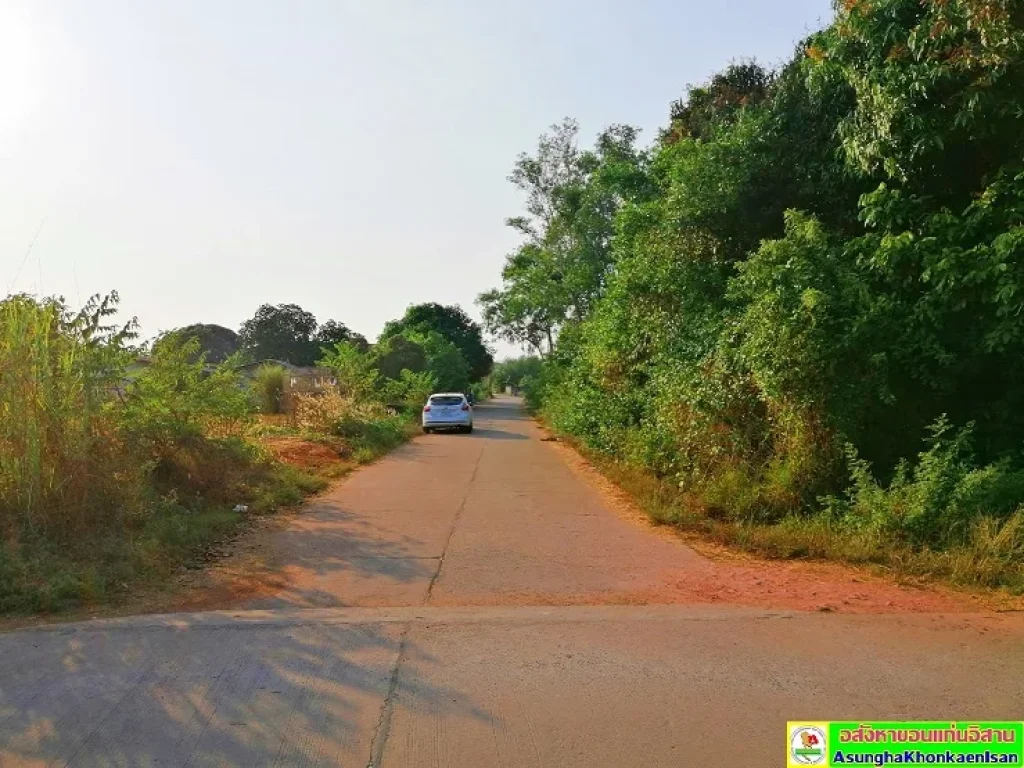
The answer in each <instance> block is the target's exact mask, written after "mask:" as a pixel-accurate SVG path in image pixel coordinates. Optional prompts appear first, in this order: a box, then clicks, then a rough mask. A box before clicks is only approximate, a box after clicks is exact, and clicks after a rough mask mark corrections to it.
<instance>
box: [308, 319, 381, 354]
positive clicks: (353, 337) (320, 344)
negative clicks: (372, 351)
mask: <svg viewBox="0 0 1024 768" xmlns="http://www.w3.org/2000/svg"><path fill="white" fill-rule="evenodd" d="M313 344H314V345H315V346H316V347H317V348H319V349H321V350H323V349H330V348H332V347H334V346H337V345H338V344H351V345H352V346H353V347H355V348H356V349H357V350H358V351H360V352H366V351H367V350H368V349H369V348H370V345H369V343H368V342H367V341H366V337H365V336H363V335H362V334H360V333H356V332H355V331H352V330H350V329H349V328H348V326H346V325H345V324H344V323H339V322H338V321H337V320H328V321H327V322H326V323H323V324H322V325H321V326H320V327H319V328H317V329H316V334H315V335H314V337H313Z"/></svg>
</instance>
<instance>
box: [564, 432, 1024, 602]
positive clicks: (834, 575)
mask: <svg viewBox="0 0 1024 768" xmlns="http://www.w3.org/2000/svg"><path fill="white" fill-rule="evenodd" d="M549 447H550V449H551V450H552V451H555V452H556V453H557V454H558V455H559V456H560V457H561V458H562V460H563V461H565V463H566V464H567V465H568V466H569V467H570V468H571V469H572V470H573V471H574V472H576V473H577V474H579V475H581V476H582V477H583V479H584V480H585V482H586V483H588V484H589V485H591V486H592V487H594V488H595V489H597V490H598V491H599V492H600V493H601V495H602V497H603V498H604V501H605V502H606V504H607V505H608V507H609V508H610V509H612V510H614V511H615V513H616V514H617V515H619V516H620V517H622V518H624V519H626V520H629V521H630V522H632V523H634V524H636V525H639V526H643V527H644V528H647V529H648V530H650V531H651V532H652V533H654V534H656V535H658V536H662V537H667V538H670V539H674V540H676V541H679V540H682V541H684V542H685V543H686V544H687V545H688V546H689V547H691V548H692V549H694V550H695V551H697V552H698V553H699V554H700V555H702V557H703V562H702V563H701V564H699V565H697V566H696V567H690V568H687V569H686V570H685V571H682V572H677V573H665V574H663V578H662V580H661V581H662V586H659V587H657V588H645V589H641V590H637V591H626V592H622V593H617V594H615V595H607V596H603V597H602V596H597V595H596V596H593V597H595V598H599V599H597V600H596V602H624V603H630V604H638V603H639V604H647V603H680V602H685V603H721V604H735V605H747V606H756V607H766V608H786V609H795V610H817V611H822V612H839V613H901V612H925V613H943V612H957V613H960V612H974V611H983V610H997V611H1015V610H1021V609H1024V599H1022V598H1017V597H1012V596H1010V595H1007V594H1005V593H999V592H965V591H958V590H954V589H951V588H948V587H943V586H938V585H934V584H928V583H924V582H920V583H915V582H910V581H906V580H904V581H897V580H896V579H894V578H892V577H888V576H886V575H884V574H878V573H876V572H873V570H871V569H868V568H860V567H854V566H849V565H844V564H839V563H827V562H807V561H780V560H767V559H764V558H761V557H758V556H756V555H753V554H750V553H747V552H741V551H737V550H734V549H730V548H728V547H725V546H723V545H720V544H717V543H714V542H710V541H707V540H706V539H703V538H701V537H700V535H699V534H694V533H687V532H684V531H680V530H678V529H676V528H673V527H672V526H667V525H664V526H659V525H655V524H654V523H652V522H651V521H650V519H649V518H648V516H647V515H646V514H645V513H644V511H643V510H642V509H640V508H639V507H638V506H637V504H636V503H635V502H634V501H633V500H632V498H631V497H630V496H629V495H628V494H627V493H626V492H625V491H624V490H622V489H621V488H619V487H618V486H617V485H615V484H614V483H613V482H612V481H611V480H609V479H608V478H607V477H605V476H604V475H603V474H602V473H601V472H600V470H598V469H597V468H596V467H594V466H593V465H592V464H591V463H590V462H589V461H587V460H586V458H585V457H583V456H582V455H580V454H579V453H578V452H577V451H576V450H575V449H574V448H572V447H571V446H569V445H567V444H566V443H565V442H564V441H558V442H550V443H549ZM584 602H593V600H584Z"/></svg>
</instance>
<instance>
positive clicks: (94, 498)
mask: <svg viewBox="0 0 1024 768" xmlns="http://www.w3.org/2000/svg"><path fill="white" fill-rule="evenodd" d="M116 305H117V296H116V294H112V295H111V296H108V297H106V298H102V299H101V298H99V297H93V298H92V299H90V300H89V301H88V303H87V304H86V305H85V306H84V307H83V308H82V309H81V310H80V311H78V312H72V311H71V310H70V309H69V308H68V307H67V306H66V305H65V304H64V303H63V302H62V301H60V300H57V299H46V300H41V301H37V300H36V299H33V298H31V297H29V296H24V295H18V296H11V297H9V298H7V299H5V300H4V301H2V302H0V417H2V418H0V535H3V536H7V537H17V536H18V535H22V534H27V533H32V532H37V531H48V532H53V534H54V535H64V534H67V535H71V534H73V533H75V532H79V531H82V530H84V529H86V528H87V527H88V526H89V525H90V524H91V523H90V521H91V520H92V519H93V516H96V515H100V516H104V517H107V518H109V517H110V516H114V517H115V518H116V516H117V515H118V514H119V512H121V511H122V509H123V507H124V506H125V505H126V504H128V503H130V501H129V499H130V496H131V494H132V492H133V490H134V489H133V488H132V487H131V486H133V485H134V484H135V483H137V482H138V480H139V478H138V476H137V475H136V474H134V473H129V474H124V475H122V476H121V477H120V480H121V482H122V483H123V484H124V486H125V489H124V493H126V494H127V495H128V497H129V499H123V498H122V488H121V487H119V486H120V483H118V482H117V481H116V480H115V475H116V473H117V472H119V471H120V470H121V469H122V465H121V464H120V463H119V461H118V456H117V453H118V450H119V447H120V446H117V445H116V442H115V441H116V440H117V437H116V435H115V434H114V424H113V420H112V417H111V396H112V394H113V393H114V392H115V391H117V389H118V388H119V387H120V386H122V385H123V377H124V370H125V366H126V365H127V363H128V361H129V359H130V350H129V347H128V343H129V342H130V340H131V339H132V337H133V333H134V324H133V323H129V324H127V325H125V326H120V327H119V326H115V325H112V324H111V323H112V318H113V315H114V313H115V312H116Z"/></svg>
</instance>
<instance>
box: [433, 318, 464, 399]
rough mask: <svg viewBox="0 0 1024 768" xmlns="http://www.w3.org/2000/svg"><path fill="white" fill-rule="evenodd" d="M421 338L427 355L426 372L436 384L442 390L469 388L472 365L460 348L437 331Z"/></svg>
mask: <svg viewBox="0 0 1024 768" xmlns="http://www.w3.org/2000/svg"><path fill="white" fill-rule="evenodd" d="M420 338H421V339H422V344H423V351H424V352H425V353H426V355H427V370H426V373H429V374H430V376H431V377H432V378H433V380H434V386H435V387H437V389H438V390H439V391H442V392H465V391H466V390H468V389H469V380H470V375H471V372H470V367H469V363H468V362H467V361H466V358H465V357H463V356H462V353H461V352H460V351H459V348H458V347H457V346H455V344H453V343H452V342H451V341H449V340H448V339H447V337H445V336H442V335H441V334H440V333H438V332H437V331H431V332H430V333H429V334H427V335H426V336H424V337H420Z"/></svg>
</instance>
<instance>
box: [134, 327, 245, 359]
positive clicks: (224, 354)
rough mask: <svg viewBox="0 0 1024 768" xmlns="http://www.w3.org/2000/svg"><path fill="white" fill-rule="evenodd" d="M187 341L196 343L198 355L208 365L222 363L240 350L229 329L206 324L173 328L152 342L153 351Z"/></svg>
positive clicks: (236, 338) (238, 342) (234, 336)
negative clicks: (201, 356)
mask: <svg viewBox="0 0 1024 768" xmlns="http://www.w3.org/2000/svg"><path fill="white" fill-rule="evenodd" d="M189 339H195V340H196V341H197V343H198V354H201V355H203V356H204V359H205V360H206V362H208V363H213V364H217V363H223V362H224V361H225V360H227V359H228V358H229V357H231V356H232V355H234V354H236V353H237V352H238V351H239V350H240V349H241V341H240V340H239V338H238V334H237V333H235V332H234V331H232V330H231V329H230V328H225V327H223V326H221V325H213V324H208V323H195V324H193V325H186V326H184V327H183V328H175V329H174V330H172V331H167V332H166V333H163V334H161V335H160V336H159V337H158V338H157V339H156V340H155V341H154V342H153V351H154V353H158V352H159V350H160V347H162V346H164V345H166V344H183V343H184V342H186V341H188V340H189Z"/></svg>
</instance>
